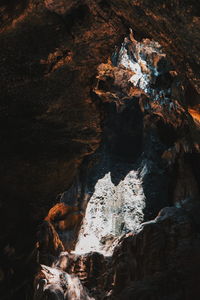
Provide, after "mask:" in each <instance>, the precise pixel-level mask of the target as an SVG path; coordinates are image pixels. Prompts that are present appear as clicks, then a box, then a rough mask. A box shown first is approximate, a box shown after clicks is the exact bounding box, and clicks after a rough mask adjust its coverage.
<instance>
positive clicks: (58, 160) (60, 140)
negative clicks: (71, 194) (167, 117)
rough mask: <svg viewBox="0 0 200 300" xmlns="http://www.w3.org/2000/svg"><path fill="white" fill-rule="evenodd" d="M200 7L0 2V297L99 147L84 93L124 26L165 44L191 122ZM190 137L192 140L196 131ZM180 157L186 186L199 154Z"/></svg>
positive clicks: (97, 123)
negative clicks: (181, 84) (82, 166)
mask: <svg viewBox="0 0 200 300" xmlns="http://www.w3.org/2000/svg"><path fill="white" fill-rule="evenodd" d="M66 3H67V4H66ZM199 11H200V9H199V4H198V2H197V1H192V0H188V1H181V2H180V1H175V0H173V1H172V0H168V1H149V0H141V1H140V0H139V1H131V0H126V1H117V0H113V1H105V0H104V1H92V0H85V1H75V0H74V1H67V2H65V1H59V0H57V1H56V0H55V1H48V0H46V1H41V0H40V1H39V0H37V1H36V0H35V1H20V2H19V1H1V4H0V17H1V28H0V31H1V34H0V43H1V50H0V60H1V74H0V85H1V104H0V115H1V121H0V124H1V137H0V138H1V166H2V168H1V186H2V188H1V190H2V197H1V203H0V205H1V234H0V237H1V252H2V257H3V260H4V263H3V264H2V267H1V286H2V294H3V295H6V296H5V297H7V298H12V293H14V292H15V291H16V290H17V291H18V288H19V289H20V288H21V283H23V282H24V277H26V276H25V275H27V274H26V272H25V271H24V270H21V265H22V264H24V261H26V259H27V257H29V255H30V254H31V253H32V250H33V249H34V245H35V241H36V237H35V235H36V230H37V229H36V228H37V225H38V224H39V223H40V222H41V221H42V219H43V218H44V217H45V216H46V215H47V212H48V210H49V209H50V208H51V207H52V206H53V205H54V204H55V203H56V202H57V199H58V198H59V197H58V195H59V194H60V193H62V192H64V191H65V190H66V189H68V188H69V187H70V185H71V184H72V182H73V179H74V178H75V176H76V175H77V173H78V169H79V166H80V164H81V162H82V161H83V159H84V158H85V157H86V156H88V155H90V154H92V153H93V152H94V151H95V150H96V149H97V148H98V146H99V144H100V141H101V131H102V127H101V121H102V118H103V116H102V107H101V105H100V104H99V102H98V101H97V102H96V101H94V99H93V98H92V96H91V89H92V88H93V87H94V84H95V76H96V74H97V66H98V65H99V64H100V63H102V62H106V61H107V59H108V57H109V56H110V55H111V53H112V52H113V51H114V47H115V45H116V44H119V43H121V42H122V40H123V37H124V33H126V32H128V28H129V27H132V28H133V31H134V33H135V36H136V38H137V39H141V38H143V37H148V38H153V39H155V40H156V41H158V42H159V43H160V44H161V45H162V46H163V47H164V49H165V51H166V53H167V54H168V55H169V57H170V59H171V61H172V63H173V65H174V66H175V67H176V70H177V72H179V73H180V76H182V78H183V82H186V84H185V86H184V90H183V93H186V98H185V99H186V100H184V101H185V102H184V103H183V105H184V106H185V107H187V106H188V107H189V106H190V107H192V108H193V109H194V111H192V113H193V114H192V113H191V114H192V116H193V117H194V118H195V120H197V121H198V116H199V115H198V112H199V110H198V105H199V95H198V93H199V91H200V82H199V64H200V61H199V23H200V22H199ZM147 123H148V122H147ZM197 124H198V123H197ZM192 126H194V125H191V127H192ZM193 137H194V139H195V141H196V144H198V143H199V134H198V132H197V131H196V130H195V131H194V133H193ZM188 156H190V157H189V158H188V157H187V165H188V164H189V166H186V168H187V170H188V171H187V172H186V174H187V178H190V180H191V182H193V176H194V177H195V180H196V179H197V180H199V172H198V166H199V157H198V154H194V153H193V154H188ZM194 161H195V162H194ZM191 168H192V170H191ZM184 170H185V167H183V163H180V164H178V165H177V169H176V170H175V171H174V173H173V176H174V177H175V178H177V177H178V178H180V179H176V180H175V181H177V182H176V185H177V186H180V187H182V185H183V184H184V180H182V179H181V177H182V176H183V177H184V176H185V175H183V174H185V171H184ZM193 172H194V173H195V174H194V175H193ZM191 174H192V175H191ZM185 180H186V179H185ZM186 181H187V180H186ZM195 189H196V187H194V190H195ZM178 193H179V192H177V194H178ZM180 194H181V195H182V194H184V191H183V192H182V191H180ZM57 197H58V198H57ZM175 197H179V196H177V195H175ZM179 198H180V197H179ZM24 240H25V241H26V243H24ZM25 269H26V268H25ZM29 272H30V274H31V270H30V271H28V276H30V274H29ZM11 281H12V285H13V290H12V289H10V282H11ZM5 282H6V283H5ZM22 287H23V284H22ZM13 291H14V292H13Z"/></svg>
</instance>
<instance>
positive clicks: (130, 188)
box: [75, 170, 145, 255]
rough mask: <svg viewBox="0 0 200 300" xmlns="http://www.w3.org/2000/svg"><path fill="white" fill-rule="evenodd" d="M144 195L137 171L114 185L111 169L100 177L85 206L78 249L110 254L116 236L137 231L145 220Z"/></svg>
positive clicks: (79, 251)
mask: <svg viewBox="0 0 200 300" xmlns="http://www.w3.org/2000/svg"><path fill="white" fill-rule="evenodd" d="M144 207H145V196H144V192H143V188H142V182H141V179H140V178H139V175H138V173H137V171H134V170H132V171H130V172H129V173H128V174H127V176H126V177H125V178H124V179H123V180H121V181H120V182H119V184H118V185H116V186H115V185H114V184H113V183H112V180H111V175H110V173H107V174H105V176H104V177H103V178H101V179H99V180H98V182H97V183H96V185H95V190H94V193H93V195H92V197H91V198H90V200H89V203H88V205H87V208H86V213H85V217H84V221H83V225H82V227H81V229H80V233H79V238H78V242H77V244H76V248H75V252H76V253H78V254H81V253H87V252H90V251H97V252H101V253H103V254H104V255H111V254H112V251H113V249H114V246H115V245H116V242H117V238H118V237H120V236H121V235H122V234H125V233H127V232H129V231H132V232H137V230H138V229H139V227H140V224H141V223H142V221H143V209H144Z"/></svg>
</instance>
